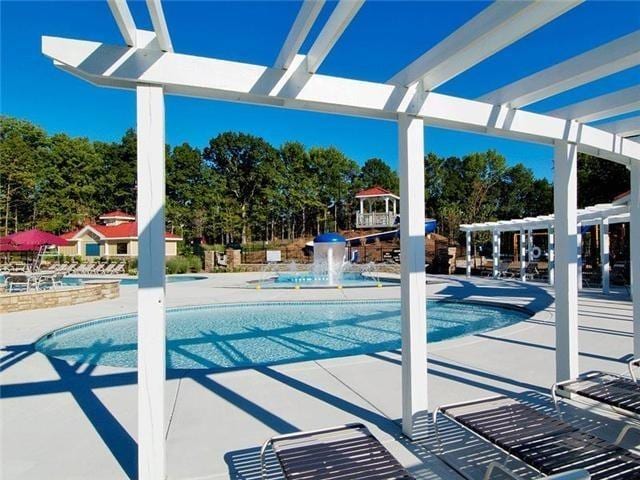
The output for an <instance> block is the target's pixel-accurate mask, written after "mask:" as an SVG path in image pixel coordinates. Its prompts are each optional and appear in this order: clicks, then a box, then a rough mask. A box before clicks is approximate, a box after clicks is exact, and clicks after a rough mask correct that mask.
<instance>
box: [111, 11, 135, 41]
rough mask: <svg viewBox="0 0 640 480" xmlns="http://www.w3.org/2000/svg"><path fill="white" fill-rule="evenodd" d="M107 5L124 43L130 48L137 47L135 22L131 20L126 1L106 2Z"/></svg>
mask: <svg viewBox="0 0 640 480" xmlns="http://www.w3.org/2000/svg"><path fill="white" fill-rule="evenodd" d="M107 3H108V4H109V8H110V9H111V14H112V15H113V18H114V20H115V21H116V24H117V25H118V29H120V33H121V34H122V38H123V39H124V43H126V44H127V45H128V46H130V47H135V46H136V45H137V42H136V22H135V21H134V20H133V16H132V15H131V10H129V5H127V0H107Z"/></svg>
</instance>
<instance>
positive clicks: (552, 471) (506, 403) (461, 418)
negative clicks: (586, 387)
mask: <svg viewBox="0 0 640 480" xmlns="http://www.w3.org/2000/svg"><path fill="white" fill-rule="evenodd" d="M439 412H441V413H442V414H443V415H445V416H446V417H447V418H449V419H450V420H453V421H454V422H456V423H457V424H459V425H461V426H462V427H464V428H465V429H466V430H468V431H470V432H472V433H473V434H474V435H476V436H478V437H480V438H482V439H484V440H486V441H488V442H490V443H491V444H493V445H494V446H496V447H498V448H499V449H501V450H502V451H504V452H505V453H506V454H508V455H510V456H512V457H515V458H517V459H519V460H520V461H521V462H523V463H525V464H526V465H528V466H530V467H531V468H533V469H534V470H537V471H538V472H540V473H541V474H543V475H546V476H553V475H559V474H564V475H567V476H566V477H565V476H558V477H551V478H585V479H588V478H591V479H592V480H604V479H610V480H614V479H615V480H631V479H638V478H640V456H638V455H635V454H633V453H630V452H629V451H628V450H625V449H624V448H621V447H619V446H618V445H617V443H619V442H620V441H621V440H622V438H620V437H619V438H618V440H617V442H616V444H610V443H608V442H605V441H604V440H601V439H600V438H598V437H596V436H594V435H591V434H589V433H586V432H583V431H581V430H579V429H578V428H576V427H574V426H573V425H571V424H569V423H567V422H565V421H564V420H561V419H559V418H557V417H555V416H550V415H548V414H545V413H543V412H541V411H539V410H536V409H534V408H532V407H530V406H528V405H524V404H523V403H520V402H518V401H517V400H515V399H512V398H509V397H505V396H497V397H491V398H484V399H480V400H475V401H470V402H463V403H457V404H452V405H445V406H442V407H440V408H438V409H436V410H435V412H434V413H433V417H434V423H435V425H436V434H437V433H438V428H437V427H438V424H437V414H438V413H439ZM494 470H500V471H501V472H502V474H507V475H508V476H510V477H511V478H516V479H520V478H522V477H519V476H517V475H516V474H515V473H514V472H513V471H511V470H510V469H509V468H507V467H505V466H504V464H501V463H498V462H491V463H490V464H489V466H488V468H487V472H486V474H485V476H484V478H485V480H486V479H489V478H491V475H492V473H493V472H494ZM574 470H578V471H577V472H572V471H574ZM570 472H571V473H570Z"/></svg>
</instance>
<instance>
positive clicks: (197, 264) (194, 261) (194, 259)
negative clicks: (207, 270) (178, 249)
mask: <svg viewBox="0 0 640 480" xmlns="http://www.w3.org/2000/svg"><path fill="white" fill-rule="evenodd" d="M201 270H202V259H201V258H200V257H198V256H197V255H193V256H191V257H189V271H191V272H195V273H198V272H199V271H201Z"/></svg>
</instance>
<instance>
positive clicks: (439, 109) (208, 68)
mask: <svg viewBox="0 0 640 480" xmlns="http://www.w3.org/2000/svg"><path fill="white" fill-rule="evenodd" d="M336 8H337V7H336ZM42 42H43V45H42V51H43V53H44V54H45V55H47V56H49V57H50V58H52V59H53V60H54V61H56V62H57V65H58V66H59V64H64V69H65V70H67V71H70V72H73V73H74V75H77V76H80V77H82V78H85V79H86V80H88V81H91V82H92V83H94V84H96V85H101V86H109V87H115V88H128V89H133V88H135V86H136V85H137V84H139V83H146V84H154V85H162V86H163V87H164V91H165V93H167V94H174V95H184V96H192V97H200V98H213V99H218V100H227V101H236V102H246V103H252V104H261V105H270V106H277V107H286V108H291V109H296V108H297V109H303V110H314V111H321V112H327V113H333V114H348V115H355V116H361V117H370V118H382V119H388V120H396V119H397V118H398V115H399V114H401V113H407V114H411V115H415V116H417V117H420V118H422V119H423V121H424V122H425V123H426V124H428V125H434V126H441V127H444V128H452V129H458V130H464V131H471V132H477V133H486V134H492V135H499V136H505V137H509V138H515V139H521V140H529V141H534V142H539V143H544V144H548V145H551V144H553V143H554V142H555V141H568V142H571V143H576V144H578V148H579V150H580V151H582V152H585V153H589V154H591V155H596V156H599V157H602V158H607V159H609V160H612V161H615V162H619V163H622V164H625V165H629V162H630V161H632V160H633V161H638V160H640V143H637V142H634V141H630V140H625V139H622V138H620V137H617V136H615V135H614V134H612V133H610V132H605V131H602V130H599V129H597V128H594V127H591V126H588V125H582V124H578V123H577V122H567V121H566V120H563V119H559V118H555V117H550V116H547V115H541V114H537V113H532V112H526V111H522V110H511V109H509V108H507V107H499V106H496V105H490V104H486V103H482V102H478V101H475V100H467V99H464V98H458V97H453V96H449V95H443V94H439V93H436V92H428V93H427V94H425V95H423V96H418V95H417V94H418V91H417V89H416V88H415V87H413V88H405V87H399V86H394V85H389V84H384V83H374V82H366V81H361V80H353V79H346V78H340V77H332V76H327V75H319V74H309V73H308V72H306V71H305V69H304V68H303V67H302V65H303V64H304V56H302V55H298V56H297V57H296V58H295V59H294V64H295V65H296V67H293V66H292V67H291V68H289V69H288V70H281V69H274V68H269V67H264V66H259V65H251V64H245V63H239V62H230V61H226V60H217V59H212V58H205V57H197V56H192V55H181V54H177V53H163V52H160V51H157V50H152V49H131V48H127V47H119V46H112V45H105V44H102V43H97V42H88V41H82V40H69V39H63V38H56V37H43V40H42ZM132 50H133V51H132ZM123 57H127V58H126V61H124V62H123V63H122V64H121V65H119V66H118V68H114V69H111V70H110V67H112V66H113V65H114V64H116V63H117V62H119V61H120V59H122V58H123ZM105 72H106V73H105ZM418 98H419V100H417V99H418Z"/></svg>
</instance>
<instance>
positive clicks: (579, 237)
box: [576, 225, 582, 290]
mask: <svg viewBox="0 0 640 480" xmlns="http://www.w3.org/2000/svg"><path fill="white" fill-rule="evenodd" d="M576 240H577V243H578V246H577V250H576V253H577V255H578V268H577V274H578V290H582V225H580V226H578V228H577V234H576Z"/></svg>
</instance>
